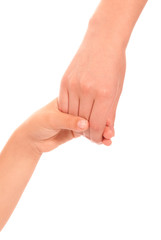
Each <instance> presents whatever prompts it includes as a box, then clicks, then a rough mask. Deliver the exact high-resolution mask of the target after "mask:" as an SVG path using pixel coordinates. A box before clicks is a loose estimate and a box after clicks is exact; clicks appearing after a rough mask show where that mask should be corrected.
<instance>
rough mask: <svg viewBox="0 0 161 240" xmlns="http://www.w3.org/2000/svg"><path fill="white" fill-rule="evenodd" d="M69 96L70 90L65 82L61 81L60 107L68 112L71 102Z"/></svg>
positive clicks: (62, 110)
mask: <svg viewBox="0 0 161 240" xmlns="http://www.w3.org/2000/svg"><path fill="white" fill-rule="evenodd" d="M68 98H69V96H68V90H67V88H66V87H65V86H64V84H63V83H61V86H60V91H59V97H58V109H59V110H60V111H61V112H64V113H67V112H68V103H69V99H68Z"/></svg>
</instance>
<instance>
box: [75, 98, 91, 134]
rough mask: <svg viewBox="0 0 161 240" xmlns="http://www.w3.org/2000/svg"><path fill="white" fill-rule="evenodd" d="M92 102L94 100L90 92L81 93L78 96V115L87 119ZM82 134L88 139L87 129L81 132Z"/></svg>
mask: <svg viewBox="0 0 161 240" xmlns="http://www.w3.org/2000/svg"><path fill="white" fill-rule="evenodd" d="M93 104H94V100H93V98H92V96H91V95H90V94H87V95H84V94H82V95H81V97H80V105H79V116H80V117H83V118H85V119H87V120H89V118H90V115H91V112H92V108H93ZM83 135H84V136H85V137H87V138H88V139H89V138H90V136H89V129H87V130H86V131H85V132H83Z"/></svg>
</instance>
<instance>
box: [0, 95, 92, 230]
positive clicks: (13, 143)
mask: <svg viewBox="0 0 161 240" xmlns="http://www.w3.org/2000/svg"><path fill="white" fill-rule="evenodd" d="M80 120H83V123H84V125H82V126H81V128H80V127H79V125H78V122H79V121H80ZM86 129H88V121H87V120H85V119H83V118H80V117H76V116H72V115H68V114H65V113H62V112H60V111H59V110H58V107H57V99H55V100H54V101H52V102H50V103H49V104H47V105H46V106H44V107H43V108H41V109H40V110H38V111H36V112H35V113H34V114H33V115H32V116H31V117H29V118H28V119H27V120H26V121H25V122H24V123H22V124H21V125H20V126H19V127H18V128H17V129H16V130H15V131H14V132H13V134H12V135H11V137H10V139H9V140H8V142H7V144H6V145H5V146H4V148H3V150H2V152H1V153H0V231H1V230H2V228H3V227H4V225H5V224H6V222H7V220H8V219H9V217H10V215H11V214H12V212H13V210H14V208H15V206H16V205H17V203H18V201H19V198H20V197H21V195H22V193H23V191H24V189H25V187H26V185H27V183H28V181H29V179H30V177H31V175H32V173H33V171H34V169H35V167H36V165H37V163H38V161H39V159H40V157H41V155H42V153H43V152H48V151H51V150H53V149H55V148H56V147H58V146H59V145H61V144H63V143H65V142H67V141H69V140H71V139H73V138H74V137H75V135H74V134H78V133H80V132H82V131H84V130H86Z"/></svg>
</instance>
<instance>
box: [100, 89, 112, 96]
mask: <svg viewBox="0 0 161 240" xmlns="http://www.w3.org/2000/svg"><path fill="white" fill-rule="evenodd" d="M97 95H98V96H99V97H101V98H110V97H111V96H112V93H111V91H110V88H108V87H106V88H100V89H98V91H97Z"/></svg>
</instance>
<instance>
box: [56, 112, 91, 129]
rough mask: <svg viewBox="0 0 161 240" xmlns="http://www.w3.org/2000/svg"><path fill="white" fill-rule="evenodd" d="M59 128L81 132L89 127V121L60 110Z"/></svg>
mask: <svg viewBox="0 0 161 240" xmlns="http://www.w3.org/2000/svg"><path fill="white" fill-rule="evenodd" d="M58 128H59V129H68V130H73V131H76V132H81V131H85V130H87V129H88V121H87V120H86V119H84V118H81V117H78V116H73V115H70V114H66V113H62V112H60V115H59V119H58V126H57V129H58Z"/></svg>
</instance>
